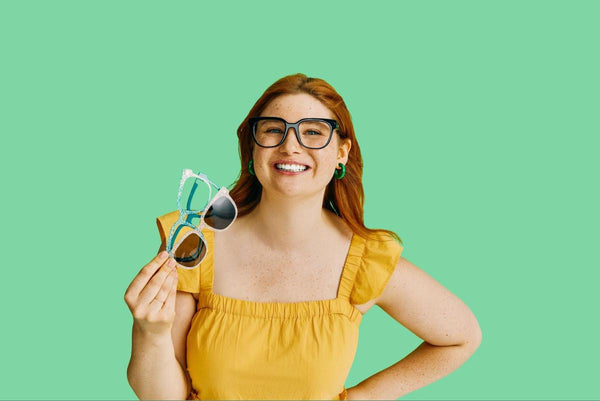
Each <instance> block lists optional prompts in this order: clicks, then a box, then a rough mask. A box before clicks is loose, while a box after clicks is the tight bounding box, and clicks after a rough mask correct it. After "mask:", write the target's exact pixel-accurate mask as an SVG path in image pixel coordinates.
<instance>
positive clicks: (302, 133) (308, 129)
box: [249, 117, 340, 149]
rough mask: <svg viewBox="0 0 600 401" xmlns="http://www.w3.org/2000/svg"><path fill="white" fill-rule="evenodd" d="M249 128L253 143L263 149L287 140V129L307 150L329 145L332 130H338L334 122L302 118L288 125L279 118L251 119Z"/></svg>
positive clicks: (336, 123)
mask: <svg viewBox="0 0 600 401" xmlns="http://www.w3.org/2000/svg"><path fill="white" fill-rule="evenodd" d="M249 123H250V128H251V130H252V137H253V138H254V142H256V144H257V145H258V146H260V147H263V148H274V147H276V146H279V145H281V144H282V143H283V142H284V141H285V138H287V133H288V129H289V128H290V127H293V128H294V130H295V131H296V138H297V139H298V143H300V145H302V146H304V147H305V148H309V149H322V148H324V147H325V146H327V145H328V144H329V142H330V141H331V137H332V135H333V130H334V129H336V128H340V125H339V124H338V122H337V121H336V120H332V119H329V118H303V119H301V120H299V121H297V122H295V123H288V122H287V121H285V120H284V119H283V118H279V117H251V118H250V119H249Z"/></svg>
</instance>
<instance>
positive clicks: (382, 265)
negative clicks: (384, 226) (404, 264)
mask: <svg viewBox="0 0 600 401" xmlns="http://www.w3.org/2000/svg"><path fill="white" fill-rule="evenodd" d="M361 242H362V244H363V249H362V257H361V258H360V263H359V264H358V267H357V271H356V277H355V279H354V285H353V288H352V292H351V294H350V302H351V303H352V304H354V305H362V304H366V303H369V302H372V303H374V302H373V301H374V300H376V299H377V298H378V297H379V296H380V295H381V293H382V292H383V290H384V288H385V286H386V285H387V283H388V281H389V280H390V278H391V276H392V274H393V272H394V270H395V268H396V265H397V264H398V262H399V260H400V254H401V253H402V250H403V246H402V245H401V244H400V243H399V242H398V241H396V240H395V239H394V238H393V237H392V236H391V235H389V234H388V233H385V232H381V233H377V235H374V236H373V238H361Z"/></svg>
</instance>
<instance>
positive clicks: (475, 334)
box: [462, 320, 482, 352]
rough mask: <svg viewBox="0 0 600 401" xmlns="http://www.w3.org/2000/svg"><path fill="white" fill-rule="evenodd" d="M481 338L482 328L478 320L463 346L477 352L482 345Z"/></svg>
mask: <svg viewBox="0 0 600 401" xmlns="http://www.w3.org/2000/svg"><path fill="white" fill-rule="evenodd" d="M481 338H482V333H481V327H480V326H479V323H478V322H477V320H475V321H474V323H473V325H472V327H471V329H470V330H469V332H468V335H467V338H466V340H465V341H464V343H463V344H462V345H463V346H465V347H467V348H469V349H471V350H472V352H475V350H476V349H477V348H479V346H480V345H481Z"/></svg>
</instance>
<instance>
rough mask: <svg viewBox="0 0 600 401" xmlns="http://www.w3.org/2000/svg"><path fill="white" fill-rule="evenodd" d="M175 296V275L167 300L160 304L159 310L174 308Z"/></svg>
mask: <svg viewBox="0 0 600 401" xmlns="http://www.w3.org/2000/svg"><path fill="white" fill-rule="evenodd" d="M176 298H177V275H176V276H175V280H174V283H173V285H172V286H171V291H169V296H168V297H167V300H166V301H165V303H164V304H163V306H162V309H161V310H165V311H172V310H175V299H176Z"/></svg>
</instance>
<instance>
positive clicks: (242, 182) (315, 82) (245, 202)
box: [230, 74, 402, 244]
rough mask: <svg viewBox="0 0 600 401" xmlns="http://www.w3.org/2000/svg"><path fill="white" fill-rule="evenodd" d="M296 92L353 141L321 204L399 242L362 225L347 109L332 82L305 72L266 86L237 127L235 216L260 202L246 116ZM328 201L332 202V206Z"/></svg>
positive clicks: (357, 229)
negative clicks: (325, 111) (326, 110)
mask: <svg viewBox="0 0 600 401" xmlns="http://www.w3.org/2000/svg"><path fill="white" fill-rule="evenodd" d="M297 93H307V94H309V95H311V96H313V97H314V98H316V99H317V100H319V101H320V102H321V103H323V104H324V105H325V106H326V107H327V108H329V110H331V112H332V113H333V115H334V116H335V119H336V120H337V121H338V123H339V125H340V129H339V130H336V131H338V135H339V136H340V138H350V140H351V141H352V146H351V148H350V153H349V154H348V162H347V164H346V174H345V176H344V177H343V178H342V179H339V180H338V179H335V178H333V177H332V178H331V182H330V183H329V184H328V185H327V188H326V189H325V196H324V198H323V207H324V208H326V209H329V210H331V211H333V212H334V213H336V210H337V213H336V214H337V215H339V216H340V217H341V218H342V219H343V220H344V221H345V222H346V223H347V224H348V226H349V227H350V228H351V229H352V231H353V232H354V233H356V234H358V235H359V236H362V237H364V238H377V239H381V235H382V234H383V235H384V236H385V234H384V233H387V234H388V235H390V236H392V238H394V239H396V240H397V241H399V242H400V243H401V244H402V239H401V238H400V237H399V236H398V235H397V234H396V233H395V232H393V231H390V230H385V229H370V228H367V227H365V224H364V219H363V205H364V197H365V195H364V190H363V185H362V172H363V162H362V157H361V154H360V147H359V146H358V142H357V141H356V136H355V134H354V127H353V125H352V119H351V117H350V112H349V111H348V109H347V108H346V104H345V103H344V100H343V99H342V97H341V96H340V95H339V94H338V93H337V92H336V90H335V89H333V87H332V86H331V85H329V84H328V83H327V82H325V81H324V80H322V79H320V78H309V77H307V76H306V75H304V74H294V75H288V76H286V77H283V78H281V79H279V80H278V81H277V82H275V83H274V84H272V85H271V86H270V87H268V88H267V90H266V91H265V92H264V93H263V94H262V96H261V97H260V98H259V99H258V100H257V101H256V103H255V104H254V106H253V107H252V109H250V112H249V113H248V115H247V116H246V118H245V119H244V121H242V123H241V124H240V126H239V127H238V130H237V136H238V140H239V152H240V162H241V171H240V176H239V177H238V179H237V181H236V182H235V183H234V187H233V188H232V189H231V191H230V195H231V197H232V198H233V200H234V201H235V203H236V206H237V208H238V216H240V217H241V216H243V215H245V214H248V213H249V212H250V211H252V210H253V209H254V208H255V207H256V205H258V203H259V202H260V198H261V194H262V185H261V184H260V182H259V181H258V179H257V178H256V176H254V175H251V174H250V173H249V171H248V163H249V161H250V160H251V159H252V148H253V146H254V140H253V139H252V133H251V132H250V125H249V123H248V119H249V118H250V117H257V116H259V115H260V113H261V112H262V111H263V110H264V109H265V107H266V106H267V105H268V104H269V102H270V101H272V100H273V99H275V98H276V97H277V96H280V95H286V94H297ZM331 204H333V206H334V207H333V208H332V207H331Z"/></svg>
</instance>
